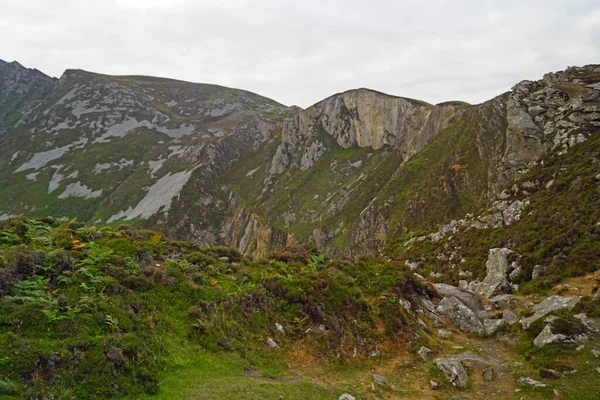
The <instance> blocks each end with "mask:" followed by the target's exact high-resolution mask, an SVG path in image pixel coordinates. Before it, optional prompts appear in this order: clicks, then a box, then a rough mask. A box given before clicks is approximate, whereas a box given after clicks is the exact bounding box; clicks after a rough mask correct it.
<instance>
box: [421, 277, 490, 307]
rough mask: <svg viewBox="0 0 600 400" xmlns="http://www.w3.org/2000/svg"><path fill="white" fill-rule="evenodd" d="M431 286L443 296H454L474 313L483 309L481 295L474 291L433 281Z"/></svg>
mask: <svg viewBox="0 0 600 400" xmlns="http://www.w3.org/2000/svg"><path fill="white" fill-rule="evenodd" d="M433 286H434V287H435V288H436V289H437V290H438V292H440V293H441V294H443V295H444V296H452V297H456V298H457V299H458V300H460V301H461V302H462V303H463V304H465V305H466V306H467V307H469V308H470V309H471V310H473V311H474V312H475V313H478V312H480V311H484V310H485V309H484V307H483V301H482V299H481V297H480V296H479V295H477V294H476V293H473V292H471V291H469V290H464V289H459V288H457V287H454V286H452V285H447V284H445V283H435V284H434V285H433Z"/></svg>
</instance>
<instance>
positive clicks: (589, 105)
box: [0, 62, 600, 400]
mask: <svg viewBox="0 0 600 400" xmlns="http://www.w3.org/2000/svg"><path fill="white" fill-rule="evenodd" d="M7 65H8V64H7V63H4V62H2V63H0V68H5V67H7ZM10 68H11V71H17V72H18V74H16V75H18V76H20V77H21V78H19V79H18V80H17V81H18V82H19V83H18V85H17V84H16V83H15V80H14V79H4V78H3V79H1V80H0V81H1V82H2V86H0V89H1V92H0V96H3V97H2V98H9V97H10V98H11V102H12V103H11V104H13V106H11V107H12V108H11V110H20V111H18V113H19V114H20V115H21V116H20V117H19V118H16V117H14V115H16V114H10V113H8V112H6V113H4V114H2V115H3V117H2V119H0V124H2V126H5V127H6V128H5V129H4V130H3V131H2V133H1V134H0V343H1V344H2V346H0V398H7V399H16V398H33V399H50V398H62V399H76V398H90V399H96V398H97V399H103V398H152V399H161V398H165V399H172V398H190V399H215V398H216V399H218V398H251V399H259V398H290V399H306V398H311V399H312V398H328V399H329V398H333V399H338V400H352V399H356V398H359V399H402V398H418V399H432V400H433V399H442V398H443V399H447V398H457V399H458V398H460V399H462V398H465V399H467V398H478V399H480V398H486V399H487V398H489V399H515V400H516V399H523V398H528V399H545V398H549V397H553V398H563V399H577V400H579V399H596V398H597V397H598V393H600V380H598V379H597V377H598V373H599V372H600V281H599V280H598V271H600V222H599V221H600V134H599V133H600V66H598V65H587V66H584V67H570V68H567V69H566V70H565V71H559V72H556V73H548V74H546V75H545V76H544V77H543V78H542V79H540V80H538V81H522V82H520V83H518V84H516V85H515V86H514V87H513V88H512V89H511V90H510V91H509V92H507V93H504V94H501V95H500V96H497V97H496V98H494V99H491V100H489V101H487V102H484V103H482V104H477V105H470V104H466V103H462V102H458V101H454V102H447V103H442V104H437V105H431V104H428V103H425V102H422V101H417V100H413V99H407V98H402V97H395V96H390V95H386V94H383V93H379V92H375V91H371V90H368V89H358V90H351V91H348V92H344V93H340V94H336V95H334V96H331V97H329V98H327V99H325V100H323V101H321V102H319V103H317V104H315V105H313V106H311V107H309V108H307V109H305V110H302V109H298V108H297V107H286V106H283V105H281V104H278V103H277V102H275V101H273V100H270V99H266V98H264V97H261V96H259V95H256V94H253V93H249V92H245V91H242V90H237V89H230V88H224V87H219V86H214V85H205V84H195V83H189V82H181V81H174V80H169V79H163V78H152V77H140V76H126V77H119V76H116V77H115V76H106V75H100V74H95V73H90V72H86V71H80V70H68V71H66V72H65V74H64V75H63V76H62V77H61V78H60V80H53V79H51V78H47V77H44V76H43V75H40V74H39V73H37V72H35V71H32V70H28V69H25V68H24V67H22V66H20V65H18V64H16V63H12V64H11V65H10ZM16 75H14V76H16ZM35 79H39V80H40V82H45V83H46V84H47V85H48V86H47V87H46V88H45V89H44V87H45V86H44V85H42V84H40V83H39V82H38V83H34V82H33V81H34V80H35ZM15 87H19V88H20V89H18V90H15V89H14V88H15ZM40 88H42V89H41V90H40ZM0 110H2V109H0ZM11 115H13V116H11ZM148 228H151V229H148ZM221 244H225V245H227V246H221Z"/></svg>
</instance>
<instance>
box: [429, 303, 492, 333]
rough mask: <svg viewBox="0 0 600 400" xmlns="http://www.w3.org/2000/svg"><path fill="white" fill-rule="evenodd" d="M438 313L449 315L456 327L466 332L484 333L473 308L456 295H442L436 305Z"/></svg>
mask: <svg viewBox="0 0 600 400" xmlns="http://www.w3.org/2000/svg"><path fill="white" fill-rule="evenodd" d="M437 311H438V313H440V314H442V315H446V316H448V317H450V319H451V320H452V322H453V323H454V325H456V327H457V328H458V329H460V330H461V331H463V332H467V333H478V334H483V333H484V331H485V330H484V327H483V324H482V322H481V321H480V320H479V317H478V316H477V314H475V312H473V310H471V309H470V308H469V307H467V306H466V305H464V303H463V302H461V301H460V300H458V299H457V298H456V297H453V296H449V297H444V298H443V299H442V301H440V303H439V304H438V307H437Z"/></svg>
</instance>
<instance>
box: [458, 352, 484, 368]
mask: <svg viewBox="0 0 600 400" xmlns="http://www.w3.org/2000/svg"><path fill="white" fill-rule="evenodd" d="M454 359H455V360H458V361H460V362H464V361H466V362H469V363H471V364H472V365H473V366H474V367H483V368H485V367H488V366H489V365H490V362H489V361H488V360H486V359H485V358H483V357H481V356H478V355H477V354H475V353H473V352H472V351H469V350H467V351H464V352H462V353H460V354H459V355H457V356H456V357H454Z"/></svg>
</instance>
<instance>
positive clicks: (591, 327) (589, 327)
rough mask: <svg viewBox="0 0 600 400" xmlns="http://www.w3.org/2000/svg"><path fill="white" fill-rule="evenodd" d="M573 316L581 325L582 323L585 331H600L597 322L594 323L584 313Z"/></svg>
mask: <svg viewBox="0 0 600 400" xmlns="http://www.w3.org/2000/svg"><path fill="white" fill-rule="evenodd" d="M573 317H575V318H577V319H578V320H580V321H581V325H583V327H584V328H585V330H586V331H588V332H591V333H599V332H600V327H598V324H596V322H595V321H594V320H592V319H590V318H588V317H587V315H585V314H584V313H581V314H576V315H573Z"/></svg>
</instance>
